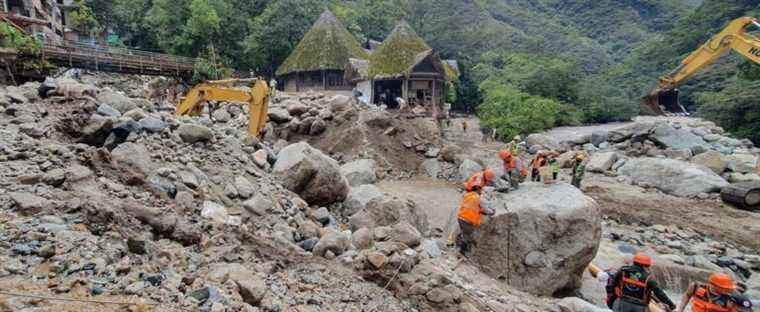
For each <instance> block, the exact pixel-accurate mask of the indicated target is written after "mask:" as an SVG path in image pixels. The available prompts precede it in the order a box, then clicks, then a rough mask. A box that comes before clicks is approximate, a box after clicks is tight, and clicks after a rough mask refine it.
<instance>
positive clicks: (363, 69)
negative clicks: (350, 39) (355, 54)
mask: <svg viewBox="0 0 760 312" xmlns="http://www.w3.org/2000/svg"><path fill="white" fill-rule="evenodd" d="M368 75H369V61H368V60H362V59H355V58H350V59H348V67H347V68H346V72H345V78H346V80H348V81H356V80H365V79H367V77H368Z"/></svg>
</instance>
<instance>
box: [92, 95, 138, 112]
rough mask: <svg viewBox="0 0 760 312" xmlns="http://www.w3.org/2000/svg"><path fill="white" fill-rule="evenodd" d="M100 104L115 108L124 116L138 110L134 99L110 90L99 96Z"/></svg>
mask: <svg viewBox="0 0 760 312" xmlns="http://www.w3.org/2000/svg"><path fill="white" fill-rule="evenodd" d="M98 103H100V104H106V105H108V106H110V107H113V108H114V109H116V110H117V111H119V112H121V113H122V114H123V113H126V112H128V111H131V110H133V109H135V108H137V104H135V102H134V101H132V99H130V98H128V97H127V96H126V95H124V94H121V93H119V92H115V91H110V90H106V91H103V92H100V93H99V94H98Z"/></svg>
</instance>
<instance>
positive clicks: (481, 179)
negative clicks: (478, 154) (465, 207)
mask: <svg viewBox="0 0 760 312" xmlns="http://www.w3.org/2000/svg"><path fill="white" fill-rule="evenodd" d="M494 179H496V172H494V171H493V170H491V169H486V170H483V171H478V172H476V173H475V174H473V175H472V176H470V177H469V178H467V182H466V183H465V184H464V189H465V190H466V191H468V192H472V190H473V188H474V187H475V186H478V187H479V188H480V189H481V190H482V189H483V188H485V187H486V186H488V185H491V184H493V183H494Z"/></svg>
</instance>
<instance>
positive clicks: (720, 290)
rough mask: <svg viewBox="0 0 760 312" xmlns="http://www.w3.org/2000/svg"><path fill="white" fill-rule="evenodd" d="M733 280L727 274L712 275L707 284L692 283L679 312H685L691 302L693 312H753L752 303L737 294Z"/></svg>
mask: <svg viewBox="0 0 760 312" xmlns="http://www.w3.org/2000/svg"><path fill="white" fill-rule="evenodd" d="M735 290H736V285H735V284H734V280H733V278H731V276H730V275H728V274H725V273H712V274H710V277H709V278H708V280H707V284H698V283H692V284H691V285H689V288H688V289H687V290H686V293H685V294H684V295H683V299H681V306H680V307H679V309H678V311H679V312H683V311H684V310H685V309H686V306H687V305H688V304H689V301H691V311H692V312H743V311H752V303H751V302H750V301H749V300H748V299H747V298H746V297H744V296H741V295H739V294H738V293H736V292H735Z"/></svg>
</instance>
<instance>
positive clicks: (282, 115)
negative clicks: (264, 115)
mask: <svg viewBox="0 0 760 312" xmlns="http://www.w3.org/2000/svg"><path fill="white" fill-rule="evenodd" d="M268 115H269V119H271V120H272V121H274V122H276V123H278V124H279V123H285V122H288V121H290V120H291V119H293V117H291V116H290V113H288V110H286V109H284V108H279V107H273V108H271V109H269V112H268Z"/></svg>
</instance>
